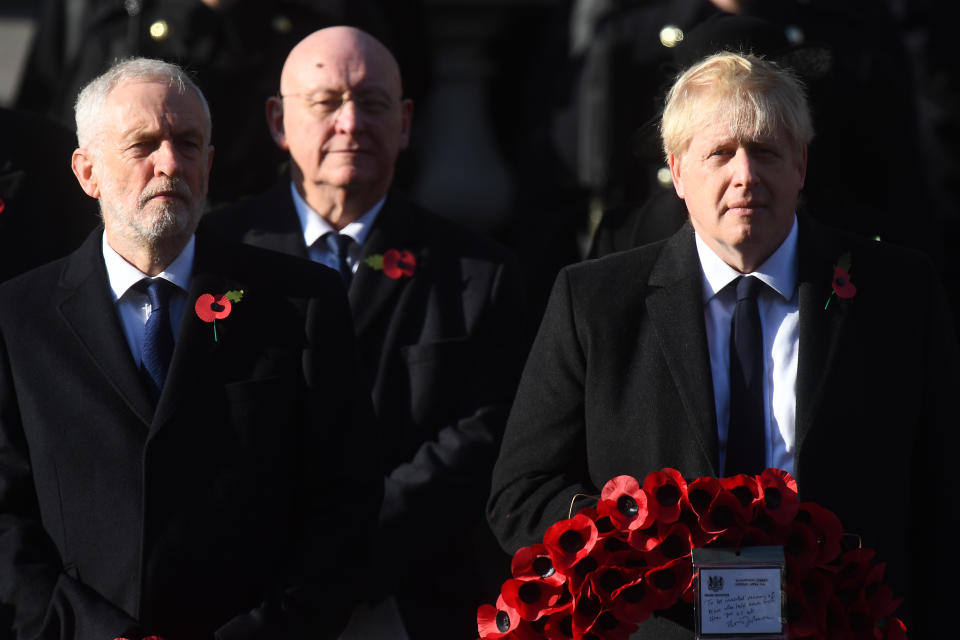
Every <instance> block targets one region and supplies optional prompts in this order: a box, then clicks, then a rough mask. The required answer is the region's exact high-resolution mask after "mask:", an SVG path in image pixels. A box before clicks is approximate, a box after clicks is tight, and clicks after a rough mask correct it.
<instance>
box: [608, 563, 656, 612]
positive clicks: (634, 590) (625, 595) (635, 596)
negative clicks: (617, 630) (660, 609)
mask: <svg viewBox="0 0 960 640" xmlns="http://www.w3.org/2000/svg"><path fill="white" fill-rule="evenodd" d="M644 575H645V574H642V575H639V576H637V578H636V579H635V580H634V581H632V582H629V583H627V584H625V585H624V586H622V587H620V588H619V589H617V590H616V591H615V592H614V593H613V598H614V600H613V608H612V609H611V611H612V612H613V614H614V615H615V616H616V617H617V618H619V619H620V620H625V621H627V622H635V623H638V624H639V623H641V622H643V621H644V620H646V619H647V618H649V617H650V616H651V615H653V611H654V609H656V608H657V606H658V605H659V601H658V597H659V595H660V594H659V592H658V591H655V590H653V589H649V588H647V583H646V579H645V578H644Z"/></svg>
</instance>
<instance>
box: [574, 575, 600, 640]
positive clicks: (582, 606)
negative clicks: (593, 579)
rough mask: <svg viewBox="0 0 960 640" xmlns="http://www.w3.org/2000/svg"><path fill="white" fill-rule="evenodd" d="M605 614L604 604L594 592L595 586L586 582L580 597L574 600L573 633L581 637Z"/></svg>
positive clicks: (581, 589)
mask: <svg viewBox="0 0 960 640" xmlns="http://www.w3.org/2000/svg"><path fill="white" fill-rule="evenodd" d="M601 613H603V603H602V602H600V596H598V595H597V594H596V593H594V591H593V585H592V584H591V583H590V582H585V583H584V585H583V586H582V587H581V588H580V591H579V593H578V595H577V596H576V597H575V598H574V599H573V633H574V637H580V636H582V635H583V634H584V632H586V631H587V629H589V628H590V627H592V626H593V624H594V623H595V622H596V621H597V618H598V617H600V614H601Z"/></svg>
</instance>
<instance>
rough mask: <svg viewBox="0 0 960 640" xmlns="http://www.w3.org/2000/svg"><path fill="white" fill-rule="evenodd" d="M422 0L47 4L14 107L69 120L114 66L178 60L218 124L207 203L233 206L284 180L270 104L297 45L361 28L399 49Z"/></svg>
mask: <svg viewBox="0 0 960 640" xmlns="http://www.w3.org/2000/svg"><path fill="white" fill-rule="evenodd" d="M415 2H416V0H403V1H402V2H389V3H388V2H382V1H380V0H351V1H350V2H346V1H345V0H272V1H271V2H263V1H262V0H43V5H42V8H41V12H40V16H39V18H40V19H39V23H38V24H39V27H38V31H37V35H36V37H35V39H34V42H33V46H32V49H31V51H30V54H29V59H28V61H27V63H26V68H25V70H24V73H23V76H22V78H23V79H22V83H21V86H20V90H19V95H18V96H17V100H16V106H17V107H18V108H21V109H29V110H32V111H37V112H41V113H46V114H48V115H50V116H51V117H53V118H57V119H60V120H61V121H63V122H64V123H69V122H70V118H71V117H72V116H71V112H72V109H73V102H74V100H75V99H76V95H77V90H78V89H79V87H81V86H82V85H83V84H84V83H85V82H87V81H88V80H89V79H90V78H92V77H94V76H95V75H97V74H98V73H100V72H102V71H103V70H104V69H106V68H107V67H108V66H109V65H110V64H111V63H112V62H113V61H114V60H116V59H120V58H125V57H130V56H147V57H151V58H158V59H163V60H167V61H170V62H175V63H177V64H179V65H181V66H183V67H184V68H185V69H187V70H188V71H190V72H191V73H193V74H194V75H195V79H196V82H197V84H198V85H199V86H200V88H201V89H202V90H203V92H204V94H205V95H207V96H208V98H209V101H210V107H211V110H212V116H213V121H214V122H215V123H216V129H215V130H214V132H213V136H214V138H213V142H214V145H215V146H216V148H217V169H216V172H215V173H214V174H213V175H212V176H211V182H210V193H209V196H208V197H209V200H210V202H211V203H213V204H219V203H225V202H230V201H233V200H235V199H237V198H238V197H240V196H244V195H248V194H251V193H257V192H259V191H262V190H263V189H265V188H266V187H268V186H269V185H271V184H273V182H274V181H275V180H276V178H277V175H278V169H279V167H280V165H281V164H282V162H283V160H284V158H283V155H282V154H280V153H279V152H278V150H277V149H276V147H275V146H274V145H273V142H272V141H271V140H270V136H269V135H268V134H267V133H266V131H265V130H264V127H263V103H264V100H265V99H266V97H267V96H269V95H271V93H273V92H274V91H276V87H277V83H278V80H279V74H280V67H281V66H282V65H283V60H284V58H285V57H286V54H287V52H288V51H289V50H290V48H291V47H292V46H293V45H294V44H296V43H297V42H298V41H299V40H300V39H301V38H303V37H304V36H305V35H307V34H308V33H310V32H312V31H315V30H316V29H318V28H321V27H325V26H329V25H331V24H341V23H348V24H357V25H362V26H364V27H365V28H367V29H369V30H371V31H373V32H375V33H377V34H378V35H380V36H381V37H383V38H384V39H385V40H386V41H389V42H391V43H394V42H398V41H399V38H398V34H399V33H401V32H402V33H404V36H403V41H404V42H414V43H416V42H417V40H416V39H415V38H413V36H414V35H415V34H416V29H417V26H418V25H419V20H418V19H417V13H416V11H415V5H414V3H415ZM401 51H402V52H403V54H406V53H407V51H408V50H405V49H403V48H402V47H401ZM411 55H412V54H411ZM405 61H406V60H405Z"/></svg>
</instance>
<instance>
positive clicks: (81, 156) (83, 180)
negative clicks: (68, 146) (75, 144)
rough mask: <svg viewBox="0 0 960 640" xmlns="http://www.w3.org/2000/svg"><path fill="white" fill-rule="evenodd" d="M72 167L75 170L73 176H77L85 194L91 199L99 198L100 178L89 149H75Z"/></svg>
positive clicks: (71, 162) (71, 160) (71, 161)
mask: <svg viewBox="0 0 960 640" xmlns="http://www.w3.org/2000/svg"><path fill="white" fill-rule="evenodd" d="M70 166H71V167H72V168H73V175H75V176H77V181H78V182H79V183H80V187H81V188H82V189H83V192H84V193H86V194H87V195H88V196H90V197H91V198H99V197H100V178H99V176H98V175H97V170H96V166H95V164H94V162H93V155H92V154H91V152H90V151H89V150H88V149H74V151H73V157H72V158H71V159H70Z"/></svg>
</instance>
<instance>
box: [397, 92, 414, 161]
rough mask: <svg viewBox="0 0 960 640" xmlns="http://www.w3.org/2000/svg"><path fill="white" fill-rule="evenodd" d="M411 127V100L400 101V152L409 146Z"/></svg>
mask: <svg viewBox="0 0 960 640" xmlns="http://www.w3.org/2000/svg"><path fill="white" fill-rule="evenodd" d="M411 127H413V100H411V99H410V98H405V99H404V100H401V101H400V150H401V151H403V150H404V149H406V148H407V147H408V146H410V129H411Z"/></svg>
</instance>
